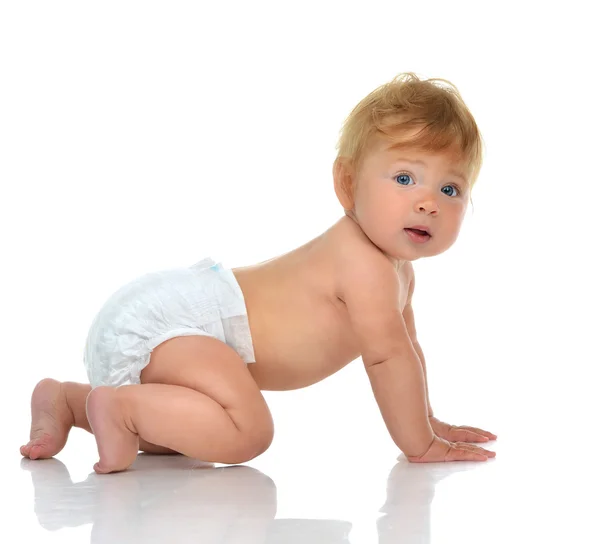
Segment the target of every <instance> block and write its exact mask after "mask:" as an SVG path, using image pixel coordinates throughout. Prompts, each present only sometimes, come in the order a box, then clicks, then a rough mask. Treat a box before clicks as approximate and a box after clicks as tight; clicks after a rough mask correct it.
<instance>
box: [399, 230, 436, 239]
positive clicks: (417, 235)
mask: <svg viewBox="0 0 600 544" xmlns="http://www.w3.org/2000/svg"><path fill="white" fill-rule="evenodd" d="M404 230H405V232H406V234H408V236H409V238H410V239H411V240H412V241H413V242H426V241H427V240H429V239H430V238H431V234H429V233H428V232H427V231H425V230H421V229H404Z"/></svg>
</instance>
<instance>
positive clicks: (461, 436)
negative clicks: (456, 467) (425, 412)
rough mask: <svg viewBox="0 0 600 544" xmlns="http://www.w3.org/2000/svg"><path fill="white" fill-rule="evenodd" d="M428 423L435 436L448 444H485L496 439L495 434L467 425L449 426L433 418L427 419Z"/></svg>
mask: <svg viewBox="0 0 600 544" xmlns="http://www.w3.org/2000/svg"><path fill="white" fill-rule="evenodd" d="M429 423H430V424H431V428H432V429H433V432H434V433H435V434H436V436H439V437H440V438H445V439H446V440H448V441H449V442H487V441H488V440H496V438H498V437H497V436H496V435H495V434H493V433H490V432H488V431H484V430H483V429H478V428H477V427H468V426H467V425H460V426H456V425H449V424H448V423H444V422H443V421H440V420H439V419H438V418H436V417H433V416H430V417H429Z"/></svg>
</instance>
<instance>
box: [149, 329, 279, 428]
mask: <svg viewBox="0 0 600 544" xmlns="http://www.w3.org/2000/svg"><path fill="white" fill-rule="evenodd" d="M253 364H256V363H253ZM141 383H162V384H169V385H179V386H182V387H188V388H190V389H194V390H196V391H199V392H201V393H203V394H205V395H207V396H209V397H210V398H211V399H213V400H215V401H216V402H218V403H219V404H220V405H221V406H222V407H223V408H224V409H225V410H226V411H227V412H228V414H229V415H230V417H231V418H232V419H233V421H234V422H235V423H236V425H237V426H238V428H240V430H244V429H243V428H242V427H252V428H254V429H256V427H257V426H258V427H260V428H261V429H262V430H263V432H270V433H271V434H272V432H273V420H272V417H271V413H270V411H269V408H268V406H267V403H266V402H265V399H264V397H263V395H262V393H261V391H260V389H259V387H258V385H257V384H256V382H255V381H254V379H253V378H252V375H251V374H250V371H249V370H248V368H247V366H246V363H245V362H244V361H243V360H242V359H241V357H240V356H239V355H238V354H237V352H236V351H235V350H234V349H233V348H231V347H230V346H228V345H227V344H225V343H224V342H221V341H220V340H218V339H217V338H213V337H210V336H180V337H176V338H172V339H170V340H167V341H166V342H163V343H162V344H160V345H159V346H157V347H156V348H154V350H153V352H152V355H151V357H150V362H149V364H148V365H147V366H146V368H144V370H143V371H142V374H141Z"/></svg>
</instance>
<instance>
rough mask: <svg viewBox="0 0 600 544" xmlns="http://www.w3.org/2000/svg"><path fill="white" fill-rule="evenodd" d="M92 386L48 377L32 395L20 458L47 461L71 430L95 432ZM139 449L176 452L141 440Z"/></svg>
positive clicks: (58, 449)
mask: <svg viewBox="0 0 600 544" xmlns="http://www.w3.org/2000/svg"><path fill="white" fill-rule="evenodd" d="M91 390H92V387H91V386H90V385H89V384H86V383H75V382H62V383H61V382H58V381H56V380H53V379H51V378H46V379H44V380H42V381H41V382H39V383H38V384H37V385H36V387H35V389H34V390H33V394H32V395H31V431H30V433H29V437H30V440H29V442H28V443H27V444H26V445H24V446H21V455H23V456H24V457H29V458H30V459H47V458H49V457H53V456H55V455H56V454H57V453H58V452H60V451H61V450H62V449H63V448H64V446H65V443H66V442H67V437H68V435H69V431H70V430H71V428H72V427H79V428H81V429H85V430H86V431H88V432H90V433H91V432H92V429H91V427H90V424H89V422H88V418H87V414H86V409H85V403H86V398H87V396H88V395H89V393H90V391H91ZM140 449H141V450H143V451H147V452H149V453H176V452H174V451H172V450H169V449H167V448H162V447H160V446H155V445H154V444H149V443H147V442H146V441H144V440H140Z"/></svg>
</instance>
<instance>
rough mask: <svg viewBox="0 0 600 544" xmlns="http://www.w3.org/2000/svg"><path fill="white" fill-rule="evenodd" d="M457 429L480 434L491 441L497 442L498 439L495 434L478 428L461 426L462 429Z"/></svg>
mask: <svg viewBox="0 0 600 544" xmlns="http://www.w3.org/2000/svg"><path fill="white" fill-rule="evenodd" d="M456 429H465V430H467V431H471V432H473V433H476V434H480V435H482V436H485V437H487V438H489V439H490V440H496V438H498V437H497V436H496V435H495V434H494V433H490V432H489V431H484V430H483V429H478V428H477V427H469V426H468V425H461V426H460V427H456Z"/></svg>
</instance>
